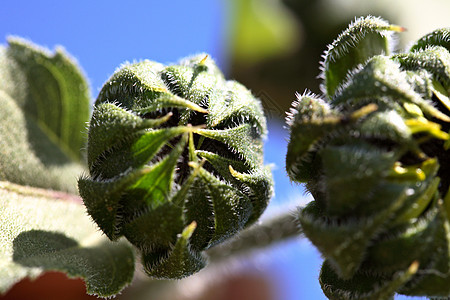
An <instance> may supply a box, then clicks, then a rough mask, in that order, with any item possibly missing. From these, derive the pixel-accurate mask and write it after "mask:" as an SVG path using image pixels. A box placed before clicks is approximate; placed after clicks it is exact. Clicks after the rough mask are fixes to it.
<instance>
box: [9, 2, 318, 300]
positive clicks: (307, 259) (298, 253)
mask: <svg viewBox="0 0 450 300" xmlns="http://www.w3.org/2000/svg"><path fill="white" fill-rule="evenodd" d="M226 3H227V1H219V0H215V1H211V0H198V1H182V0H177V1H133V0H131V1H126V2H125V1H120V2H119V1H117V2H114V1H102V0H96V1H86V0H84V1H50V0H40V1H23V0H22V1H21V0H17V1H4V2H3V3H2V9H1V10H0V43H1V44H5V43H6V37H7V36H8V35H18V36H22V37H24V38H28V39H30V40H31V41H33V42H34V43H37V44H40V45H42V46H45V47H47V48H50V49H53V48H54V46H55V45H63V46H64V47H65V48H66V50H67V51H68V52H69V53H70V54H71V55H72V56H74V57H75V58H76V59H77V61H78V63H79V64H80V65H81V67H82V68H83V70H84V72H85V74H86V75H87V77H88V78H89V81H90V84H91V93H92V96H93V97H94V98H95V97H96V96H97V93H98V91H99V89H100V88H101V86H102V84H103V82H104V81H105V80H106V79H107V78H108V77H109V76H110V75H111V74H112V73H113V72H114V70H115V69H116V68H117V67H118V66H120V64H121V63H123V62H125V61H134V60H141V59H151V60H155V61H159V62H162V63H170V62H175V61H177V60H178V59H179V58H181V57H183V56H186V55H190V54H194V53H198V52H207V53H210V54H211V56H212V57H213V58H214V59H215V60H216V61H217V62H218V64H219V66H220V67H221V68H222V69H224V70H226V69H227V47H226V44H227V32H226V30H227V26H228V25H227V21H229V19H228V18H227V12H228V10H227V5H226ZM294 92H295V91H293V93H294ZM269 124H270V127H269V130H270V134H269V137H268V140H267V143H266V161H267V162H268V163H273V164H274V169H273V170H274V177H275V183H276V189H275V192H276V197H275V198H274V199H273V201H272V203H271V205H270V206H269V210H268V214H271V213H275V212H276V211H278V210H279V209H280V207H281V206H283V205H288V206H289V207H291V208H293V207H294V205H295V204H297V205H298V204H299V203H300V202H303V203H304V201H305V195H304V192H303V189H302V188H301V187H299V186H293V185H291V184H290V182H289V180H288V179H287V177H286V175H285V172H284V156H285V151H286V150H285V149H286V139H287V136H288V135H287V132H286V131H285V130H284V129H283V125H284V124H283V120H274V119H271V120H269ZM320 264H321V259H320V257H319V254H318V253H317V251H316V250H315V249H314V248H313V247H312V246H311V245H310V244H309V242H308V241H306V240H295V241H290V242H287V243H283V244H280V245H277V246H275V247H273V248H272V249H270V250H267V251H264V252H261V253H258V254H256V255H255V256H254V257H253V259H252V261H250V262H249V266H250V267H251V268H255V269H258V270H263V271H265V272H269V273H270V274H272V275H274V278H275V282H276V283H277V290H278V291H279V299H280V300H299V299H300V300H301V299H325V296H324V295H323V294H322V292H321V290H320V287H319V284H318V280H317V278H318V274H319V269H320Z"/></svg>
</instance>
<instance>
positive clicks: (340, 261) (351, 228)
mask: <svg viewBox="0 0 450 300" xmlns="http://www.w3.org/2000/svg"><path fill="white" fill-rule="evenodd" d="M395 31H402V28H401V27H398V26H393V25H389V24H388V23H387V22H385V21H383V20H381V19H379V18H374V17H367V18H362V19H358V20H356V21H355V22H354V23H353V24H351V25H350V27H349V28H348V29H347V30H346V31H344V32H343V33H342V34H341V35H340V36H339V37H338V38H337V40H336V41H334V42H333V43H332V44H331V46H330V47H329V49H328V51H327V52H326V53H325V56H324V62H323V64H322V66H323V70H322V71H323V73H322V74H323V76H322V77H323V79H324V82H323V91H324V93H325V95H326V96H325V98H324V99H321V98H319V97H318V96H315V95H313V94H311V93H305V94H303V95H298V101H296V102H294V104H293V108H292V111H291V113H290V115H289V117H288V124H289V126H290V135H291V136H290V142H289V145H288V153H287V158H286V165H287V171H288V174H289V176H290V177H291V179H292V180H294V181H297V182H305V183H306V187H307V189H308V190H309V192H310V193H311V194H312V195H313V197H314V199H315V200H314V201H312V202H311V203H309V204H308V205H307V206H306V207H305V208H304V209H302V210H301V211H300V213H299V221H300V223H301V226H302V229H303V231H304V233H305V234H306V236H307V237H308V238H309V239H310V240H311V241H312V242H313V243H314V244H315V245H316V246H317V247H318V248H319V250H320V251H321V252H322V254H323V255H324V257H325V258H326V260H325V262H324V265H323V267H322V272H321V275H320V283H321V285H322V289H323V290H324V292H325V294H326V295H327V296H328V297H329V298H331V299H387V298H390V297H392V296H393V295H394V293H396V292H397V293H402V294H406V295H425V296H430V297H433V296H435V297H438V296H439V297H447V296H449V295H450V223H449V214H450V193H449V186H450V169H449V163H450V160H449V158H450V156H449V152H448V150H447V149H448V147H449V145H450V141H449V140H450V138H449V134H448V131H449V129H450V123H449V121H450V118H449V115H450V99H449V94H450V52H449V50H450V29H441V30H437V31H435V32H432V33H430V34H429V35H426V36H425V37H423V38H421V39H420V40H419V41H418V42H416V43H415V44H414V45H413V46H412V47H411V50H410V51H408V52H406V53H399V54H390V48H391V47H392V46H391V45H392V41H391V35H392V33H393V32H395Z"/></svg>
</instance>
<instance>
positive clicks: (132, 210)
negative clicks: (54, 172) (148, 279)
mask: <svg viewBox="0 0 450 300" xmlns="http://www.w3.org/2000/svg"><path fill="white" fill-rule="evenodd" d="M265 132H266V120H265V118H264V115H263V111H262V107H261V104H260V102H259V100H257V99H256V98H254V96H253V95H252V94H251V93H250V91H248V90H247V89H246V88H245V87H243V86H242V85H240V84H239V83H237V82H235V81H226V80H225V79H224V77H223V74H222V73H221V72H220V71H219V69H218V68H217V66H216V65H215V63H214V62H213V60H212V59H211V58H209V57H208V56H207V55H200V56H194V57H190V58H186V59H184V60H182V61H181V62H180V63H179V64H178V65H172V66H163V65H161V64H157V63H154V62H150V61H144V62H140V63H137V64H133V65H126V66H124V67H122V68H121V69H120V70H119V71H117V72H116V73H115V74H114V75H113V76H112V77H111V79H109V80H108V81H107V82H106V83H105V85H104V87H103V89H102V90H101V91H100V94H99V96H98V98H97V101H96V103H95V106H94V112H93V115H92V119H91V122H90V126H89V138H88V146H87V152H88V153H87V154H88V155H87V157H88V167H89V173H90V177H89V178H87V177H82V178H81V179H80V180H79V182H78V184H79V189H80V194H81V196H82V197H83V200H84V204H85V205H86V207H87V211H88V213H89V214H90V215H91V216H92V218H93V219H94V221H95V222H97V224H98V225H99V227H100V228H101V229H102V230H103V232H104V233H105V234H106V235H107V236H108V237H109V238H110V239H112V240H116V239H118V238H119V237H120V236H122V235H124V236H125V237H126V238H127V239H128V240H129V241H130V242H131V243H132V244H133V245H135V246H136V247H138V248H139V250H140V251H141V252H142V263H143V264H144V267H145V271H146V272H147V274H148V275H149V276H152V277H156V278H182V277H186V276H188V275H191V274H193V273H194V272H197V271H199V270H200V269H201V268H203V267H204V265H205V261H206V259H205V258H204V257H202V254H201V252H202V251H204V250H206V249H208V248H211V247H212V246H214V245H217V244H219V243H221V242H223V241H224V240H225V239H227V238H229V237H231V236H233V235H234V234H236V233H237V232H239V231H240V230H242V229H243V228H245V227H247V226H248V225H250V224H252V223H254V222H255V221H256V220H257V219H258V218H259V216H260V215H261V214H262V212H263V211H264V209H265V208H266V206H267V204H268V201H269V199H270V197H271V195H272V179H271V174H270V170H269V169H268V168H266V167H264V166H263V159H262V154H263V153H262V137H263V136H264V134H265Z"/></svg>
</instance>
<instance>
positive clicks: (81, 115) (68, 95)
mask: <svg viewBox="0 0 450 300" xmlns="http://www.w3.org/2000/svg"><path fill="white" fill-rule="evenodd" d="M0 82H1V86H0V106H1V107H2V109H1V110H0V120H1V121H2V124H1V126H0V151H1V155H0V180H6V181H10V182H14V183H18V184H27V185H32V186H36V187H43V188H51V189H56V190H63V191H69V192H73V193H76V191H77V190H76V178H77V176H78V174H79V173H80V172H81V171H82V170H83V166H82V161H83V156H82V152H81V148H82V147H84V143H85V131H86V129H85V126H86V125H85V123H86V122H87V120H88V118H89V90H88V86H87V83H86V81H85V79H84V76H83V75H82V74H81V73H80V71H79V69H78V67H77V66H76V65H75V64H74V62H73V61H72V59H71V58H70V57H68V55H67V54H66V53H65V52H64V51H63V50H62V49H58V50H57V51H56V53H55V54H53V55H52V54H50V53H48V51H47V50H45V49H40V48H38V47H36V46H35V45H32V44H30V43H29V42H27V41H25V40H22V39H18V38H11V39H9V46H8V47H3V46H0Z"/></svg>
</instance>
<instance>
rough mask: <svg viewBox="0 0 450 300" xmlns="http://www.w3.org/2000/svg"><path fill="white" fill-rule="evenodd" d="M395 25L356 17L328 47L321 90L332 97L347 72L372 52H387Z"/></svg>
mask: <svg viewBox="0 0 450 300" xmlns="http://www.w3.org/2000/svg"><path fill="white" fill-rule="evenodd" d="M402 30H403V29H402V28H401V27H398V26H394V25H390V24H389V23H388V22H386V21H384V20H382V19H380V18H376V17H372V16H369V17H365V18H360V19H357V20H356V21H355V22H354V23H352V24H350V25H349V27H348V28H347V29H346V30H345V31H344V32H342V33H341V34H340V35H339V36H338V37H337V39H336V40H335V41H334V42H333V43H332V44H331V45H329V46H328V50H327V51H326V52H325V55H324V58H325V59H324V61H323V63H322V77H323V79H324V89H325V91H324V92H326V94H327V95H328V97H330V98H332V97H333V95H334V94H335V92H336V90H337V89H338V87H339V86H340V85H342V83H343V82H344V80H345V78H346V77H347V75H348V73H349V72H350V71H351V70H353V69H354V68H356V67H357V66H358V65H359V64H362V63H365V62H366V60H367V59H369V58H371V57H372V56H374V55H379V54H389V52H390V51H391V50H390V47H391V46H392V45H390V43H391V39H392V31H402Z"/></svg>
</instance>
